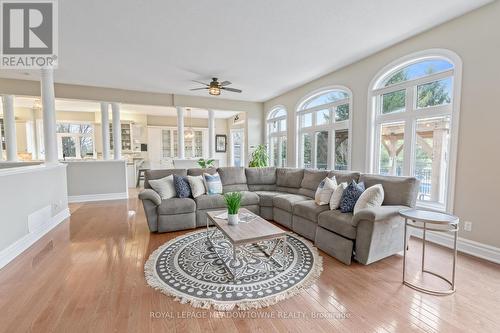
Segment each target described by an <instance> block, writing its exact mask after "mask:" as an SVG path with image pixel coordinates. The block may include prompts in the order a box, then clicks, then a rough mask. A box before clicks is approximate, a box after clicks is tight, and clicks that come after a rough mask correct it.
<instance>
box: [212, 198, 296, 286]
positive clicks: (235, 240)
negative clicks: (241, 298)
mask: <svg viewBox="0 0 500 333" xmlns="http://www.w3.org/2000/svg"><path fill="white" fill-rule="evenodd" d="M224 212H225V210H222V211H213V212H208V213H207V239H208V241H209V242H210V245H212V248H213V250H214V252H215V253H216V254H217V256H218V257H219V259H220V260H221V261H222V262H223V263H224V267H225V268H226V271H227V272H229V274H231V277H232V279H233V281H234V280H236V279H239V278H242V277H247V276H251V275H255V274H261V273H263V272H264V271H257V272H254V273H251V274H246V273H245V272H244V271H245V265H244V260H242V259H243V257H242V256H244V255H245V256H247V257H249V258H250V257H255V258H257V255H256V251H255V248H253V249H254V251H250V250H249V246H254V247H256V248H258V249H259V250H260V254H261V255H260V256H258V259H259V260H261V261H263V262H264V263H265V264H266V265H264V266H269V267H274V268H275V269H277V270H283V269H285V267H286V263H287V262H288V246H287V235H288V232H287V231H285V230H283V229H281V228H279V227H277V226H275V225H274V224H272V223H270V222H268V221H266V220H264V219H263V218H261V217H260V216H258V215H256V214H254V213H252V212H250V211H249V210H247V209H246V208H241V209H240V212H239V213H240V214H242V213H247V214H253V215H254V216H255V217H254V218H253V219H252V220H251V221H249V222H241V221H240V223H238V224H237V225H229V224H228V222H227V220H225V219H219V218H217V217H216V216H218V215H220V214H222V213H224ZM210 221H212V223H213V224H214V226H215V228H210ZM218 231H220V236H218V237H217V235H216V234H217V232H218ZM221 240H222V241H221ZM224 241H226V242H224ZM262 242H266V243H267V245H268V246H267V247H269V242H271V243H272V247H269V249H270V251H266V250H265V249H263V247H262V246H261V245H259V243H262ZM224 243H225V244H226V245H224ZM227 243H229V245H230V246H229V247H228V246H227ZM280 246H281V249H282V255H280V256H276V250H277V249H279V247H280ZM271 271H272V270H270V269H269V270H267V272H271Z"/></svg>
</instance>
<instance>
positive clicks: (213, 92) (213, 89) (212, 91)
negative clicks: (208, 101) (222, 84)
mask: <svg viewBox="0 0 500 333" xmlns="http://www.w3.org/2000/svg"><path fill="white" fill-rule="evenodd" d="M208 93H209V94H210V95H213V96H219V95H220V88H219V87H210V88H209V89H208Z"/></svg>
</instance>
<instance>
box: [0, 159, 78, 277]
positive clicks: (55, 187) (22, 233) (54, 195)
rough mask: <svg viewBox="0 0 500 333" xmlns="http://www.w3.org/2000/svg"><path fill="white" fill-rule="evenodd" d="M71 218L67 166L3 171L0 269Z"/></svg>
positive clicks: (0, 171)
mask: <svg viewBox="0 0 500 333" xmlns="http://www.w3.org/2000/svg"><path fill="white" fill-rule="evenodd" d="M30 215H31V217H29V216H30ZM68 216H69V210H68V201H67V190H66V166H65V165H62V164H58V165H53V166H45V165H37V166H26V167H20V168H10V169H2V170H0V268H1V267H2V266H3V265H5V264H6V263H8V262H9V261H10V260H11V259H13V258H14V257H15V256H16V255H18V254H19V253H21V252H22V251H23V250H24V249H26V248H27V247H29V246H30V245H31V244H32V243H33V242H35V241H36V240H37V239H38V238H39V237H41V236H42V235H43V234H45V233H46V232H48V231H49V230H50V229H51V228H52V227H54V226H55V225H57V223H59V222H61V221H62V220H64V218H66V217H68ZM28 221H32V222H31V223H30V224H28Z"/></svg>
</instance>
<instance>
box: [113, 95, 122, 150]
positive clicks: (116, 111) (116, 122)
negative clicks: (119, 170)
mask: <svg viewBox="0 0 500 333" xmlns="http://www.w3.org/2000/svg"><path fill="white" fill-rule="evenodd" d="M111 110H112V112H113V115H112V117H113V154H114V159H115V160H121V159H122V127H121V124H120V104H118V103H111Z"/></svg>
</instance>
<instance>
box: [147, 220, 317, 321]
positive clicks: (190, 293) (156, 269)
mask: <svg viewBox="0 0 500 333" xmlns="http://www.w3.org/2000/svg"><path fill="white" fill-rule="evenodd" d="M210 232H212V230H211V231H210ZM217 234H219V235H218V236H219V237H220V236H221V235H220V232H218V231H217V232H216V236H217ZM221 239H223V238H221ZM215 246H217V247H218V248H219V250H220V249H221V248H222V249H223V251H224V249H225V250H227V251H231V250H230V249H231V247H230V246H229V243H228V242H227V241H224V240H222V242H220V243H216V245H215ZM287 247H288V256H287V258H288V259H287V260H286V262H285V261H282V262H284V268H283V269H279V267H278V266H276V265H271V264H270V263H269V261H268V260H260V259H259V258H260V257H262V253H263V250H264V251H266V252H267V253H270V252H272V250H273V248H274V243H273V242H271V241H269V242H262V243H259V246H258V247H257V246H253V245H248V246H246V247H245V253H246V254H240V255H239V257H238V258H240V259H238V265H241V267H244V270H245V274H244V275H247V276H246V277H245V276H244V277H240V278H238V279H237V280H234V281H233V280H232V278H231V275H230V274H229V273H228V272H227V271H226V268H225V266H224V263H223V262H222V260H221V259H220V257H219V256H218V255H217V254H216V253H215V252H214V248H213V247H212V245H210V242H208V240H207V232H206V230H200V231H195V232H192V233H188V234H185V235H182V236H179V237H177V238H175V239H173V240H170V241H169V242H167V243H165V244H163V245H162V246H160V247H159V248H158V249H156V250H155V251H154V252H153V253H152V254H151V256H150V257H149V259H148V261H147V262H146V264H145V265H144V272H145V274H146V280H147V282H148V284H149V285H150V286H151V287H153V288H155V289H157V290H159V291H161V292H162V293H164V294H166V295H170V296H174V297H175V299H176V300H177V301H180V302H181V303H190V304H191V305H192V306H194V307H198V308H206V309H208V308H210V307H213V308H214V309H215V310H219V311H221V310H222V311H230V310H233V309H240V310H247V309H253V308H261V307H265V306H269V305H273V304H275V303H277V302H279V301H281V300H284V299H286V298H289V297H292V296H294V295H296V294H298V293H300V292H301V291H302V290H304V289H306V288H308V287H309V286H311V285H312V284H313V283H314V282H315V281H316V280H317V279H318V277H319V276H320V274H321V271H322V270H323V264H322V258H321V256H319V254H318V251H317V249H316V248H315V247H314V246H313V245H312V244H311V242H309V241H308V240H306V239H304V238H302V237H299V236H297V235H289V236H288V238H287ZM252 252H253V254H255V255H250V254H252ZM274 255H275V256H276V257H277V258H283V257H284V256H282V255H283V246H278V247H277V248H276V250H275V254H274ZM222 258H224V256H222ZM241 261H244V262H243V263H242V262H241Z"/></svg>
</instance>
